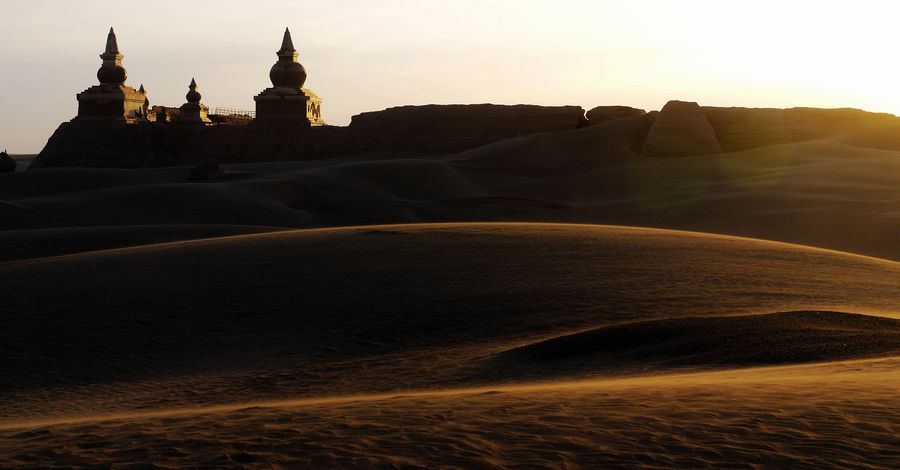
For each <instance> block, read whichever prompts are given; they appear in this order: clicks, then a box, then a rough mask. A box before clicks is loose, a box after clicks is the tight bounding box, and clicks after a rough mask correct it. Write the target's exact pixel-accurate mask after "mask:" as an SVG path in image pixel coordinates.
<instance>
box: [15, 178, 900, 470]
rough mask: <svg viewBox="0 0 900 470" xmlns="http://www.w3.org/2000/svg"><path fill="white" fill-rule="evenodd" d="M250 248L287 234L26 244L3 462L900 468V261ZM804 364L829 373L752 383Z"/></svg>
mask: <svg viewBox="0 0 900 470" xmlns="http://www.w3.org/2000/svg"><path fill="white" fill-rule="evenodd" d="M341 171H345V170H341ZM245 229H246V230H251V231H252V230H257V229H258V230H268V229H267V228H252V227H246V228H243V229H238V228H235V227H206V228H204V229H202V230H207V232H206V233H205V234H203V235H205V236H221V235H228V234H235V235H234V236H225V237H220V238H204V239H199V240H183V241H174V240H178V239H179V238H183V237H188V236H193V235H201V231H202V230H201V229H200V228H193V229H190V228H184V229H183V230H175V229H174V228H173V227H169V228H161V227H134V228H109V229H90V228H74V229H51V230H39V231H16V232H8V233H5V234H4V236H6V237H8V240H15V237H16V236H17V235H21V236H22V238H21V239H22V240H24V239H29V238H32V239H34V244H33V245H31V246H27V245H25V247H24V248H23V250H24V251H23V252H22V253H21V256H22V257H23V259H20V260H15V261H7V262H5V263H0V285H3V286H4V288H5V290H4V295H3V298H2V299H0V311H2V312H3V315H2V316H0V322H2V323H0V357H2V358H3V361H0V376H3V377H4V378H5V379H6V380H4V381H2V382H0V466H12V467H38V468H41V467H52V466H54V465H56V466H60V467H67V466H71V465H76V464H77V465H82V464H83V465H93V464H110V465H122V466H128V465H137V464H140V463H146V462H153V464H154V465H157V466H159V467H163V468H179V467H192V468H196V467H241V466H271V465H282V466H284V467H289V468H290V467H298V466H299V467H317V468H324V467H335V466H340V467H346V466H350V467H361V468H417V467H435V466H457V467H464V468H472V467H481V468H503V467H510V466H515V465H517V464H519V463H521V462H527V463H528V465H537V466H557V467H559V466H563V467H564V466H569V467H576V466H582V465H595V466H602V467H607V468H608V467H622V468H625V467H628V468H632V467H634V466H635V465H643V466H647V467H696V466H713V467H741V466H747V465H759V466H786V465H790V466H793V467H809V468H820V467H821V466H823V465H826V464H830V465H840V466H858V467H861V468H863V467H866V466H868V467H871V468H886V467H890V463H891V462H894V461H896V457H897V456H898V454H897V452H896V449H897V448H898V441H897V438H896V435H897V431H900V429H898V428H897V423H898V420H897V416H896V412H895V408H896V406H895V404H896V400H897V398H898V397H897V393H896V390H897V387H896V386H895V385H896V384H897V383H898V380H900V376H898V373H897V370H900V368H898V367H897V366H898V362H897V361H898V360H897V359H896V358H887V359H876V360H873V359H868V360H864V361H858V360H857V359H864V358H872V357H886V356H893V355H896V354H897V352H898V348H900V326H898V322H900V320H897V319H895V318H897V310H896V306H897V305H898V301H900V283H898V282H897V279H900V263H896V262H892V261H886V260H881V259H876V258H870V257H865V256H859V255H854V254H848V253H841V252H836V251H829V250H823V249H817V248H810V247H804V246H798V245H789V244H783V243H776V242H769V241H761V240H752V239H746V238H737V237H726V236H718V235H709V234H702V233H693V232H677V231H669V230H659V229H640V228H630V227H614V226H593V225H567V224H519V223H514V224H499V223H465V224H418V225H391V226H369V227H349V228H334V229H314V230H294V231H278V232H269V233H256V234H244V235H236V234H239V233H241V231H242V230H245ZM167 240H172V241H167ZM57 243H59V246H60V247H63V248H56V247H54V246H55V245H56V244H57ZM135 243H152V244H148V245H134V244H135ZM42 244H46V245H48V246H50V247H51V248H49V249H48V248H42V247H41V245H42ZM105 248H108V249H105ZM60 250H62V251H60ZM63 253H68V254H65V255H64V256H52V255H58V254H63ZM773 312H783V313H773ZM859 314H865V315H859ZM835 360H843V361H844V362H827V363H822V362H823V361H835ZM788 363H813V365H808V364H807V365H796V366H791V367H776V368H764V369H745V367H747V366H748V365H753V364H788ZM711 368H715V369H720V371H719V372H714V373H711V372H705V371H708V370H709V369H711ZM586 379H591V380H590V381H585V380H586Z"/></svg>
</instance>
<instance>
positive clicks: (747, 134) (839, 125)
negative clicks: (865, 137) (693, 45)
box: [703, 107, 900, 152]
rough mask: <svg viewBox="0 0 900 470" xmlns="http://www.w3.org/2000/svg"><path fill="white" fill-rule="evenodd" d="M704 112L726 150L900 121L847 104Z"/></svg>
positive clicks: (742, 148)
mask: <svg viewBox="0 0 900 470" xmlns="http://www.w3.org/2000/svg"><path fill="white" fill-rule="evenodd" d="M703 112H704V113H705V114H706V117H707V119H708V120H709V123H710V124H711V125H712V127H713V128H714V129H715V132H716V136H717V139H718V141H719V145H720V146H721V147H722V150H723V151H725V152H738V151H742V150H748V149H753V148H758V147H764V146H768V145H777V144H786V143H794V142H803V141H806V140H813V139H821V138H825V137H832V136H841V135H848V134H854V133H858V132H863V131H869V130H875V129H879V128H883V127H885V126H896V125H898V124H900V119H898V118H897V117H896V116H894V115H891V114H882V113H869V112H866V111H861V110H858V109H846V108H845V109H817V108H790V109H771V108H716V107H704V108H703Z"/></svg>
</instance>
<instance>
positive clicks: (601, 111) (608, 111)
mask: <svg viewBox="0 0 900 470" xmlns="http://www.w3.org/2000/svg"><path fill="white" fill-rule="evenodd" d="M644 114H647V111H644V110H643V109H637V108H631V107H628V106H597V107H596V108H593V109H591V110H590V111H588V112H587V114H586V115H585V116H586V117H587V120H588V125H589V126H593V125H594V124H600V123H601V122H606V121H612V120H615V119H622V118H627V117H635V116H643V115H644Z"/></svg>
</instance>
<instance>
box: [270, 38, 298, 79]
mask: <svg viewBox="0 0 900 470" xmlns="http://www.w3.org/2000/svg"><path fill="white" fill-rule="evenodd" d="M276 54H278V62H275V65H273V66H272V69H271V70H269V79H270V80H272V85H273V86H276V87H286V88H293V89H295V90H299V89H300V88H302V87H303V84H304V83H305V82H306V69H305V68H303V65H302V64H300V63H299V62H297V50H296V49H294V42H293V41H292V40H291V32H290V30H288V29H287V28H285V29H284V38H283V39H282V41H281V49H280V50H279V51H278V52H276Z"/></svg>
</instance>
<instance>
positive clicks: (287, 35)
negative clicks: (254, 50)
mask: <svg viewBox="0 0 900 470" xmlns="http://www.w3.org/2000/svg"><path fill="white" fill-rule="evenodd" d="M294 50H296V49H294V41H293V40H292V39H291V30H290V29H288V28H284V38H282V39H281V51H294ZM281 51H279V52H281Z"/></svg>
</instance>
